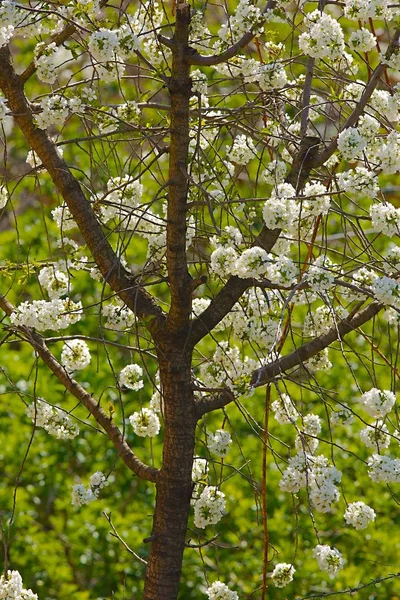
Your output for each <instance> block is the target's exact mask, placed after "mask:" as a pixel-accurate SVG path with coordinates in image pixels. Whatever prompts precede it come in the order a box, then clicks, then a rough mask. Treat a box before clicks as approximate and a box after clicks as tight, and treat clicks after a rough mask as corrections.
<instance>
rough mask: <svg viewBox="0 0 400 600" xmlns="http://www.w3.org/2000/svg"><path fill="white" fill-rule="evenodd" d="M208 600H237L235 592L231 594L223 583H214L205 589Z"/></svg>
mask: <svg viewBox="0 0 400 600" xmlns="http://www.w3.org/2000/svg"><path fill="white" fill-rule="evenodd" d="M206 594H207V596H208V600H239V596H238V595H237V593H236V592H232V591H231V590H230V589H229V588H228V586H227V585H225V583H222V582H221V581H214V583H213V584H212V585H211V586H210V587H209V588H208V589H207V591H206Z"/></svg>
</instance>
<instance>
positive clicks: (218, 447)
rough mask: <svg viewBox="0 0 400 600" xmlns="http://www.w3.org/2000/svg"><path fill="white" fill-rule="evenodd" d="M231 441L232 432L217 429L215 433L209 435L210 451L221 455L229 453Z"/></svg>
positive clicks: (208, 445) (208, 444)
mask: <svg viewBox="0 0 400 600" xmlns="http://www.w3.org/2000/svg"><path fill="white" fill-rule="evenodd" d="M231 442H232V438H231V434H230V433H229V431H225V430H224V429H217V431H216V432H215V433H210V434H209V435H208V437H207V447H208V449H209V451H210V452H212V453H213V454H216V455H217V456H221V457H224V456H226V455H227V453H228V450H229V446H230V445H231Z"/></svg>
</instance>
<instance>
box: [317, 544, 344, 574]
mask: <svg viewBox="0 0 400 600" xmlns="http://www.w3.org/2000/svg"><path fill="white" fill-rule="evenodd" d="M313 556H314V557H315V558H316V559H317V561H318V566H319V568H320V569H321V571H327V572H328V573H337V572H338V571H340V569H342V568H343V565H344V560H343V558H342V555H341V554H340V552H339V550H337V549H336V548H331V547H330V546H322V545H321V544H318V546H316V547H315V548H314V550H313Z"/></svg>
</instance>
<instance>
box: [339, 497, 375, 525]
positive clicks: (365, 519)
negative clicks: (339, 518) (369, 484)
mask: <svg viewBox="0 0 400 600" xmlns="http://www.w3.org/2000/svg"><path fill="white" fill-rule="evenodd" d="M375 517H376V513H375V511H374V510H373V509H372V508H371V507H370V506H368V505H367V504H365V503H364V502H352V503H351V504H349V505H348V507H347V510H346V512H345V513H344V519H345V521H346V523H347V524H348V525H353V527H354V528H355V529H365V528H366V527H368V525H369V524H370V523H371V522H372V521H375Z"/></svg>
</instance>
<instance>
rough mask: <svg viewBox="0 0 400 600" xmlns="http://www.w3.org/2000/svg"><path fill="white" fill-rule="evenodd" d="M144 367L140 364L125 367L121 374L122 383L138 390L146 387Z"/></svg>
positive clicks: (135, 390) (120, 380)
mask: <svg viewBox="0 0 400 600" xmlns="http://www.w3.org/2000/svg"><path fill="white" fill-rule="evenodd" d="M142 377H143V369H142V367H141V366H140V365H136V364H132V365H127V366H126V367H124V368H123V369H122V371H121V373H120V374H119V383H120V385H123V386H125V387H126V388H129V389H130V390H133V391H134V392H137V391H138V390H140V389H142V387H144V383H143V379H142Z"/></svg>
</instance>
